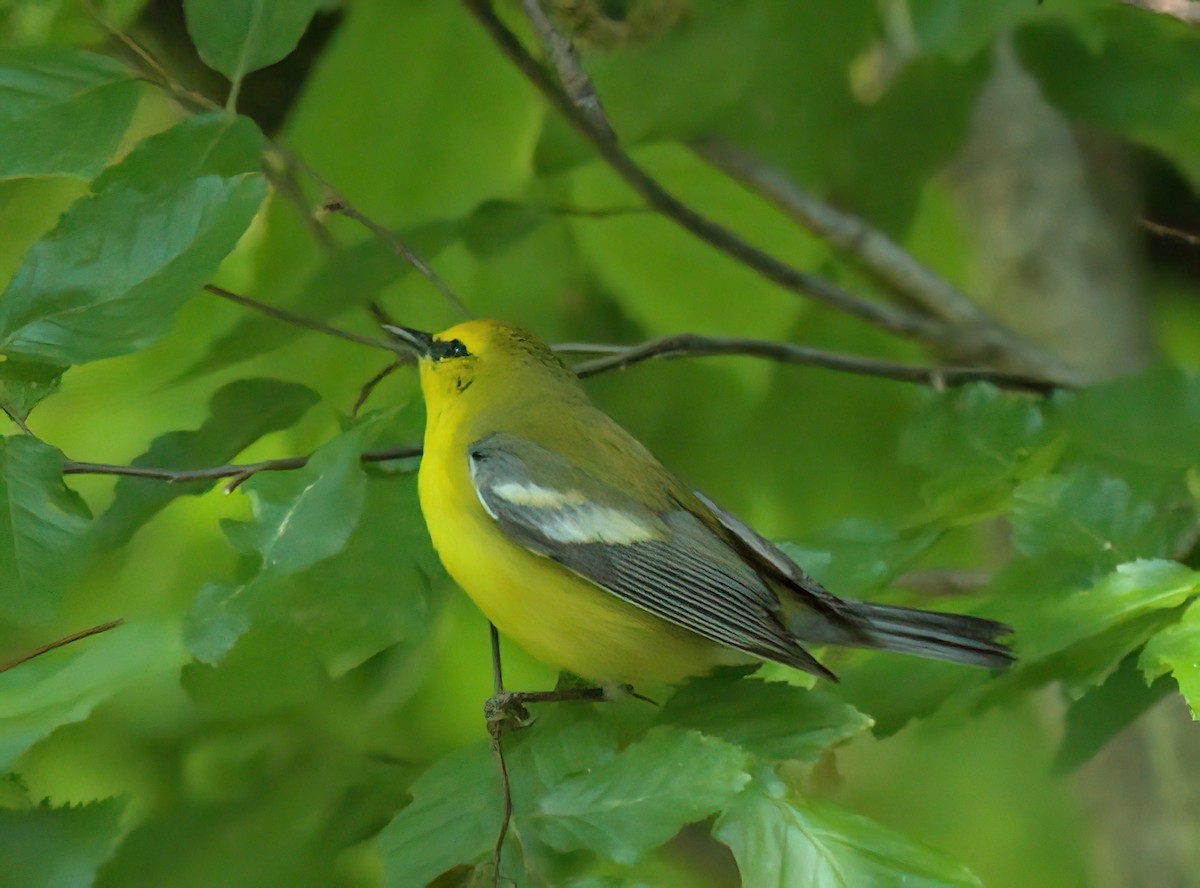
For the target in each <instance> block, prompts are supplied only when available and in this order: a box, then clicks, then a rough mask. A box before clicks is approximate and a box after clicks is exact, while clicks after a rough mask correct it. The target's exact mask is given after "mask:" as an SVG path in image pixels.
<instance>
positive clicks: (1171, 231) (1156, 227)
mask: <svg viewBox="0 0 1200 888" xmlns="http://www.w3.org/2000/svg"><path fill="white" fill-rule="evenodd" d="M1138 224H1139V225H1141V226H1142V228H1144V229H1146V230H1147V231H1149V232H1150V233H1151V234H1157V235H1158V236H1159V237H1167V238H1171V239H1172V240H1177V241H1182V242H1183V243H1185V244H1187V245H1188V246H1191V247H1200V235H1196V234H1192V233H1191V232H1190V231H1184V230H1183V229H1181V228H1174V227H1172V226H1170V225H1163V224H1161V223H1159V222H1151V221H1150V220H1149V219H1138Z"/></svg>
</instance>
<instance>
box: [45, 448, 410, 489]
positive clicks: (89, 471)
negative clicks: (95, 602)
mask: <svg viewBox="0 0 1200 888" xmlns="http://www.w3.org/2000/svg"><path fill="white" fill-rule="evenodd" d="M420 455H421V445H419V444H406V445H402V446H400V447H389V448H386V449H384V450H367V451H365V452H364V453H363V454H362V455H361V457H360V458H361V459H362V461H363V462H365V463H375V462H389V461H391V460H394V459H409V458H411V457H414V456H420ZM308 460H309V457H308V456H285V457H281V458H279V459H265V460H263V461H262V462H256V463H242V464H240V465H225V466H209V467H207V468H202V469H170V468H154V467H150V466H123V465H115V464H112V463H94V462H82V461H80V460H74V459H68V460H66V461H64V462H63V468H62V472H63V474H64V475H122V476H124V477H127V478H146V479H148V480H150V481H166V482H167V483H168V484H188V483H191V482H194V481H217V480H220V479H221V478H241V479H242V480H245V478H249V477H250V476H252V475H256V474H258V473H259V472H286V471H288V470H290V469H299V468H303V467H304V466H305V465H306V464H307V463H308ZM243 476H245V477H243Z"/></svg>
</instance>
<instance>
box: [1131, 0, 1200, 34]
mask: <svg viewBox="0 0 1200 888" xmlns="http://www.w3.org/2000/svg"><path fill="white" fill-rule="evenodd" d="M1120 2H1121V3H1124V4H1125V5H1126V6H1132V7H1134V8H1135V9H1144V10H1146V11H1147V12H1154V13H1158V14H1159V15H1165V16H1167V17H1168V18H1173V19H1175V20H1176V21H1180V22H1183V23H1184V24H1185V25H1191V26H1192V27H1193V28H1196V27H1200V3H1195V2H1193V0H1120Z"/></svg>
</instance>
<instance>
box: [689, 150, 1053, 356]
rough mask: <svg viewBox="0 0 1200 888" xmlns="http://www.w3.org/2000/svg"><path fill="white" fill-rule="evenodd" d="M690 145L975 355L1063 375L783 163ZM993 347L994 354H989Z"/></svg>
mask: <svg viewBox="0 0 1200 888" xmlns="http://www.w3.org/2000/svg"><path fill="white" fill-rule="evenodd" d="M691 148H692V150H693V151H695V152H696V154H697V155H699V156H700V157H701V158H703V159H704V160H706V161H707V162H708V163H710V164H712V165H713V166H714V167H715V168H716V169H718V170H720V171H721V172H723V173H725V174H726V175H728V176H729V177H730V178H732V179H735V180H737V181H738V182H741V183H742V184H743V185H745V186H746V187H748V188H750V189H751V190H752V191H754V192H756V193H757V194H759V195H761V196H762V197H763V198H765V199H766V200H767V201H769V202H770V203H771V204H773V205H774V206H775V207H777V208H778V209H779V210H781V211H782V212H784V213H786V214H787V215H788V216H790V217H791V218H792V219H793V220H794V221H796V222H797V223H799V224H800V225H802V226H803V227H804V228H806V229H808V230H809V231H811V232H812V233H813V234H815V235H817V236H818V237H820V238H821V239H822V240H824V241H826V242H828V243H830V244H832V245H833V246H834V247H836V248H838V249H840V250H843V251H845V252H846V253H847V254H848V255H850V256H851V257H852V258H853V259H854V260H855V261H857V262H858V263H859V264H860V265H861V266H863V267H864V268H865V269H866V270H867V271H869V272H871V273H872V274H874V275H875V276H876V277H877V278H879V279H880V280H882V281H883V282H884V283H885V284H887V285H888V286H889V287H891V288H892V289H893V290H895V291H896V292H897V293H898V294H899V295H900V296H902V297H903V298H905V299H907V300H909V301H911V302H912V303H914V304H915V305H918V306H920V307H921V308H922V309H923V310H925V311H927V312H928V313H929V314H932V315H934V316H936V317H938V318H941V319H942V320H943V321H946V322H947V323H949V324H951V325H953V326H954V327H956V328H957V330H958V337H959V338H958V340H956V342H955V343H954V345H953V350H954V352H955V353H957V354H964V355H966V356H969V357H972V358H974V359H975V360H978V359H979V358H980V356H984V357H985V360H984V361H980V363H989V364H991V363H999V364H1001V365H1002V366H1007V367H1010V368H1014V367H1015V368H1016V369H1021V370H1025V371H1030V372H1034V373H1037V374H1038V375H1039V376H1052V377H1055V378H1065V377H1067V376H1068V375H1069V372H1068V371H1067V370H1066V368H1064V367H1062V366H1061V364H1060V362H1059V361H1058V360H1057V359H1056V358H1054V357H1052V356H1051V355H1050V354H1049V353H1047V352H1046V351H1045V350H1043V349H1041V348H1039V347H1038V346H1036V345H1034V344H1033V343H1031V342H1029V341H1028V340H1025V339H1023V338H1021V337H1020V336H1018V335H1017V334H1016V333H1015V332H1013V331H1012V330H1011V329H1009V328H1008V327H1006V326H1005V325H1003V324H1001V323H1000V322H999V321H997V320H995V319H994V318H993V317H992V316H991V315H989V314H988V313H987V312H986V311H984V310H983V309H982V308H980V307H979V305H978V304H977V303H975V302H974V301H973V300H972V299H971V298H970V297H969V296H967V295H966V294H965V293H963V292H962V291H961V290H959V289H958V288H957V287H955V286H954V285H953V284H951V283H950V282H949V281H947V280H946V279H945V278H943V277H942V276H941V275H939V274H937V273H936V272H935V271H933V270H932V269H931V268H929V267H928V266H926V265H924V264H922V263H921V262H920V261H918V260H917V258H916V257H915V256H913V255H912V254H911V253H909V252H908V251H907V250H905V249H904V248H903V247H901V246H900V245H899V244H897V243H896V242H895V241H893V240H892V239H891V238H890V237H888V236H887V235H886V234H884V233H883V232H882V231H880V230H879V229H877V228H873V227H872V226H870V225H868V224H867V223H866V222H865V221H864V220H863V219H860V218H859V217H858V216H854V215H852V214H850V213H847V212H844V211H842V210H838V209H835V208H834V207H831V206H830V205H829V204H826V203H824V202H822V201H820V200H818V199H817V198H815V197H813V196H812V195H811V194H809V193H807V192H806V191H804V190H803V189H802V188H800V187H799V186H798V185H797V184H796V183H795V182H793V181H792V180H791V179H790V178H789V177H788V176H787V175H786V174H784V173H783V172H782V171H781V170H778V169H775V168H773V167H770V166H768V165H767V164H764V163H762V162H761V161H759V160H758V159H757V158H755V157H753V156H752V155H750V154H749V153H748V152H746V151H743V150H742V149H740V148H738V147H736V146H734V145H731V144H729V143H728V142H724V141H712V140H710V141H704V142H695V143H693V144H692V145H691ZM989 353H990V354H992V355H994V356H996V357H999V358H1000V360H999V361H995V362H994V361H993V359H992V357H988V355H989Z"/></svg>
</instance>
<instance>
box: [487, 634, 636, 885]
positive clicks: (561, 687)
mask: <svg viewBox="0 0 1200 888" xmlns="http://www.w3.org/2000/svg"><path fill="white" fill-rule="evenodd" d="M488 628H489V629H490V630H491V640H492V696H491V697H489V698H488V699H487V700H485V701H484V703H483V717H484V718H485V719H487V729H488V734H490V735H491V738H492V751H493V752H494V753H495V754H496V762H497V764H498V765H499V767H500V789H501V794H502V796H503V808H502V811H501V815H500V830H499V834H498V835H497V836H496V844H495V846H494V847H493V849H492V885H493V886H498V885H499V884H500V856H501V852H503V850H504V839H505V837H506V836H507V835H508V827H509V823H510V822H511V821H512V785H511V783H510V782H509V779H508V764H507V763H506V762H505V760H504V746H503V744H502V742H501V738H502V736H503V734H504V732H505V731H506V730H510V729H513V728H524V727H528V726H529V725H530V724H531V723H532V722H533V717H532V716H531V715H530V714H529V710H528V709H526V708H525V704H526V703H564V702H587V703H604V702H609V701H612V700H620V699H622V698H624V697H636V698H637V699H638V700H644V701H646V702H647V703H651V704H653V705H655V706H657V705H658V704H657V703H655V702H654V701H653V700H651V699H650V698H649V697H643V696H642V695H641V694H639V693H637V692H636V691H634V689H633V688H632V687H631V686H630V685H607V686H604V687H579V686H574V685H572V684H570V683H564V682H563V680H562V679H561V678H560V679H559V684H558V687H556V688H555V689H554V690H553V691H506V690H504V673H503V672H502V670H501V665H500V633H499V632H497V631H496V627H495V626H493V625H492V624H491V623H489V624H488Z"/></svg>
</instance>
